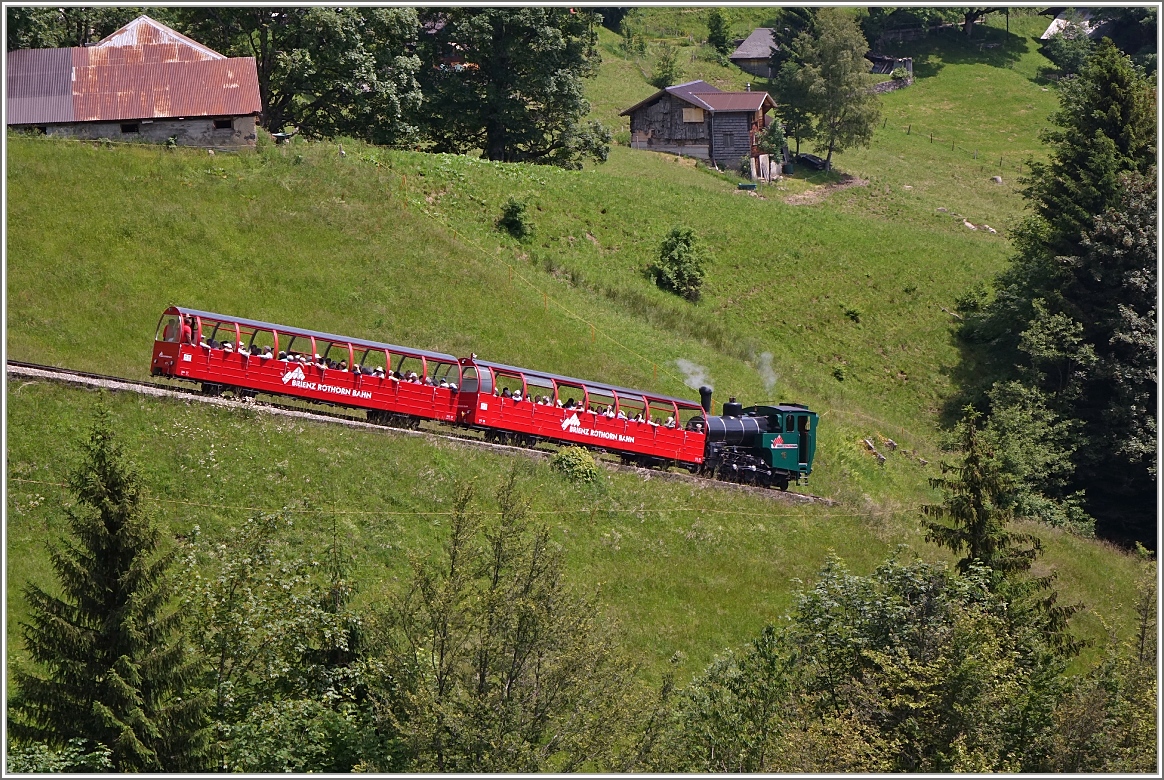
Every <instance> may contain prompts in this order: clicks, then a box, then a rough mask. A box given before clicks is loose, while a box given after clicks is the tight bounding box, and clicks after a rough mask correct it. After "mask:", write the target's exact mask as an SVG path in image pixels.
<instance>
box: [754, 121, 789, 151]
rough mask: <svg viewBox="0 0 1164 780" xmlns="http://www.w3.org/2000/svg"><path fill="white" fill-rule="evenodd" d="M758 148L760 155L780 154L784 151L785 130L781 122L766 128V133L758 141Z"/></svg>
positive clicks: (774, 122) (775, 122) (761, 134)
mask: <svg viewBox="0 0 1164 780" xmlns="http://www.w3.org/2000/svg"><path fill="white" fill-rule="evenodd" d="M756 146H758V147H759V149H760V154H780V153H781V152H782V151H784V128H783V127H781V126H780V122H778V121H773V122H772V124H770V125H768V126H767V127H765V128H764V132H762V133H760V137H759V138H757V139H756Z"/></svg>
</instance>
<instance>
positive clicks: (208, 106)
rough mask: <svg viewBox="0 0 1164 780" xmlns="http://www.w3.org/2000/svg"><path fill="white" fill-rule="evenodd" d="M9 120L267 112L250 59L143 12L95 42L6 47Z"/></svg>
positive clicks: (12, 122)
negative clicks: (62, 46)
mask: <svg viewBox="0 0 1164 780" xmlns="http://www.w3.org/2000/svg"><path fill="white" fill-rule="evenodd" d="M7 109H8V115H7V122H8V124H10V125H22V124H42V123H44V124H48V123H55V122H90V121H114V122H115V121H118V120H125V119H163V118H167V117H192V116H239V115H246V114H257V113H259V112H260V111H261V110H262V103H261V101H260V98H259V82H258V72H257V71H256V69H255V61H254V58H253V57H224V56H223V55H221V54H219V53H218V52H215V51H213V50H211V49H208V48H206V47H205V46H203V45H201V44H200V43H197V42H195V41H192V40H190V39H189V38H187V37H186V36H184V35H181V34H180V33H178V32H176V31H174V30H171V29H170V28H169V27H166V26H165V25H162V24H159V23H157V22H155V21H154V20H152V19H150V18H149V17H146V16H142V17H139V18H137V19H135V20H134V21H132V22H130V23H129V24H128V25H126V26H125V27H122V28H121V29H120V30H118V31H117V32H115V33H113V34H112V35H110V36H109V37H107V38H105V39H104V40H102V41H101V42H100V43H98V44H97V45H95V46H90V47H79V48H72V49H21V50H16V51H11V52H8V101H7Z"/></svg>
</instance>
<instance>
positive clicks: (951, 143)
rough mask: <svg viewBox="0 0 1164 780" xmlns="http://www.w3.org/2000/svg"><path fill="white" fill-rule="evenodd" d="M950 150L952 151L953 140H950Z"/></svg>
mask: <svg viewBox="0 0 1164 780" xmlns="http://www.w3.org/2000/svg"><path fill="white" fill-rule="evenodd" d="M950 151H951V152H952V151H954V142H953V141H950Z"/></svg>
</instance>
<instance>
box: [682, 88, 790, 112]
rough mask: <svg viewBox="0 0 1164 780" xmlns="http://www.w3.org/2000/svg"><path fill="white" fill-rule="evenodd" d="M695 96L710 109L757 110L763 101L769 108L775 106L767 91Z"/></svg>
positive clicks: (762, 105)
mask: <svg viewBox="0 0 1164 780" xmlns="http://www.w3.org/2000/svg"><path fill="white" fill-rule="evenodd" d="M696 97H698V98H700V99H702V100H703V102H704V103H707V105H709V106H711V110H712V111H759V110H760V109H761V108H763V107H764V104H765V103H767V104H768V107H769V108H776V102H775V101H774V100H772V96H771V95H769V94H768V93H767V92H716V93H713V94H710V95H709V94H706V93H699V94H697V95H696Z"/></svg>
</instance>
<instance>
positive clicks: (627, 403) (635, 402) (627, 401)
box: [618, 397, 647, 421]
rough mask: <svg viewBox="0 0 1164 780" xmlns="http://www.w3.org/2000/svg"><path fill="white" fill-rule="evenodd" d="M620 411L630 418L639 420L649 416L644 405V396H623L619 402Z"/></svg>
mask: <svg viewBox="0 0 1164 780" xmlns="http://www.w3.org/2000/svg"><path fill="white" fill-rule="evenodd" d="M618 412H619V414H620V415H624V414H625V415H626V419H628V420H637V419H639V418H642V420H643V421H645V420H646V418H647V410H646V407H644V406H643V399H642V398H635V397H629V398H628V397H623V398H620V399H619V402H618Z"/></svg>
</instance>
